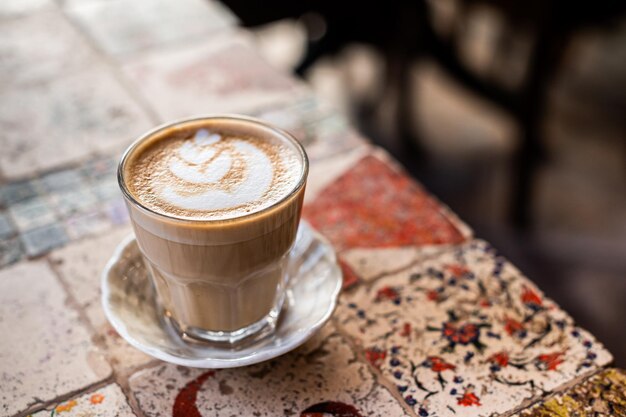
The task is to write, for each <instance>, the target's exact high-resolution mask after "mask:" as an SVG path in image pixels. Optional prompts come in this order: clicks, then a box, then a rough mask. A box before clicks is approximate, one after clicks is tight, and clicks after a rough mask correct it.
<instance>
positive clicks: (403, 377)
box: [336, 241, 611, 417]
mask: <svg viewBox="0 0 626 417" xmlns="http://www.w3.org/2000/svg"><path fill="white" fill-rule="evenodd" d="M336 314H337V315H336V317H337V321H338V323H339V325H340V328H341V329H343V330H344V331H345V332H347V333H348V334H350V336H351V337H353V338H354V339H355V341H356V343H357V344H358V345H359V346H361V348H362V349H363V350H364V352H365V355H366V357H367V358H368V360H369V362H370V364H371V365H372V366H374V367H375V368H378V369H380V371H381V372H382V373H383V375H384V376H385V377H386V378H387V379H388V380H389V381H391V382H393V383H394V384H395V385H396V389H397V392H398V393H400V394H401V395H402V396H403V397H404V399H405V401H406V403H407V404H409V405H411V406H412V407H413V409H414V410H415V412H416V413H418V414H419V415H420V416H444V415H451V414H457V415H463V416H468V417H472V416H489V415H493V414H499V413H505V412H507V411H511V410H515V409H519V408H521V407H523V406H525V405H527V404H529V402H530V401H534V400H536V399H538V398H539V397H540V396H542V395H545V394H547V393H549V392H552V391H555V390H558V389H560V388H561V387H562V386H564V385H566V384H568V383H571V381H574V380H577V379H578V378H581V377H584V376H585V375H588V374H589V373H591V372H594V371H596V370H597V369H599V368H600V367H601V366H603V365H606V364H607V363H609V362H610V361H611V355H610V353H609V352H607V351H606V349H604V347H603V346H602V345H601V344H600V343H599V342H597V341H596V340H595V339H594V338H593V336H591V335H590V334H589V333H588V332H587V331H585V330H583V329H580V328H578V327H577V326H576V325H575V324H574V323H573V321H572V319H571V317H569V316H568V315H567V313H565V312H564V311H563V310H561V309H560V308H559V307H558V306H557V305H556V304H555V303H554V302H553V301H551V300H550V299H548V298H546V297H545V296H544V295H543V294H542V293H541V291H539V290H538V289H537V288H536V287H535V286H534V285H533V284H532V283H531V282H530V281H529V280H528V279H527V278H526V277H524V276H523V275H522V274H521V273H520V272H519V271H518V270H517V269H516V268H515V267H514V266H513V265H511V264H510V263H509V262H507V261H506V260H505V259H504V258H502V257H501V256H499V255H498V254H497V253H496V251H495V250H494V249H493V248H492V247H491V246H490V245H489V244H487V243H485V242H482V241H471V242H469V243H465V244H462V245H459V246H456V247H455V246H452V247H449V248H448V249H447V250H444V251H441V252H440V253H439V254H438V255H436V256H432V257H426V258H425V259H424V260H423V261H421V262H419V263H418V264H416V265H415V266H413V267H411V268H409V269H407V270H405V271H402V272H398V273H395V274H391V275H388V276H384V277H382V278H379V279H377V280H375V281H374V282H373V283H371V285H369V286H361V287H357V288H355V289H353V290H352V291H348V292H346V293H345V294H344V295H343V298H342V299H341V302H340V306H339V308H338V310H337V313H336Z"/></svg>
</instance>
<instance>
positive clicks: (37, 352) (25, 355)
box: [0, 261, 111, 415]
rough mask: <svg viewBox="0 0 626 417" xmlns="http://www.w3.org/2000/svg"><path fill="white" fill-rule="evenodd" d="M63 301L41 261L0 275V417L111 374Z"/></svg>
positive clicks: (1, 272) (74, 315)
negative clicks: (0, 387)
mask: <svg viewBox="0 0 626 417" xmlns="http://www.w3.org/2000/svg"><path fill="white" fill-rule="evenodd" d="M65 298H66V294H65V292H64V291H63V289H62V288H61V286H60V285H59V283H58V282H57V280H56V278H55V277H54V276H53V273H52V271H51V270H50V268H49V267H48V265H47V264H46V263H44V262H43V261H40V262H30V263H22V264H19V265H16V266H13V267H10V268H8V269H4V270H2V271H0V317H2V320H0V332H1V333H2V334H3V335H4V337H2V338H1V339H0V385H1V386H2V390H0V412H1V413H2V415H13V414H15V413H17V412H19V411H22V410H25V409H27V408H28V407H29V406H33V405H35V404H37V403H40V402H42V401H50V400H52V399H54V398H56V397H58V396H60V395H64V394H67V393H70V392H72V391H75V390H78V389H81V388H83V387H86V386H87V385H89V384H93V383H95V382H97V381H100V380H102V379H104V378H106V377H107V376H108V375H109V374H110V373H111V368H110V367H109V366H108V364H107V363H106V362H105V361H104V360H103V359H102V357H101V356H100V354H99V353H98V352H97V351H95V350H94V349H93V347H92V345H91V342H90V337H89V334H88V333H87V331H86V330H85V329H84V328H83V327H82V326H81V324H80V322H79V320H78V316H77V314H76V312H75V311H74V310H72V309H70V308H69V307H68V306H66V304H65Z"/></svg>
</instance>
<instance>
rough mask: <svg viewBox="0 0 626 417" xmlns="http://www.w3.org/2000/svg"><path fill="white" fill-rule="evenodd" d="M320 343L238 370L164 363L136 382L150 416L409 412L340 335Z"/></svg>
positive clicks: (141, 374) (347, 416)
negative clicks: (187, 366) (193, 367)
mask: <svg viewBox="0 0 626 417" xmlns="http://www.w3.org/2000/svg"><path fill="white" fill-rule="evenodd" d="M320 342H321V343H320ZM314 343H316V344H319V346H318V347H316V348H314V349H310V346H311V345H310V344H309V346H306V345H305V346H303V347H301V348H300V349H298V350H296V351H294V352H292V353H289V354H287V355H284V356H282V357H280V358H278V359H275V360H271V361H268V362H265V363H262V364H259V365H253V366H248V367H244V368H238V369H228V370H227V369H224V370H211V371H206V370H200V369H192V368H185V367H181V366H174V365H169V364H164V365H160V366H158V367H156V368H151V369H148V370H144V371H141V372H139V373H137V374H135V375H134V376H133V377H132V378H131V380H130V387H131V390H132V392H133V395H134V396H135V398H136V399H137V403H138V404H139V407H140V409H141V411H142V412H143V413H144V414H145V415H146V416H147V417H157V416H162V417H170V416H173V417H182V416H199V415H204V416H215V417H219V416H232V415H245V416H276V415H291V416H301V417H314V416H326V415H332V416H345V417H362V416H370V417H375V416H385V417H387V416H398V417H402V416H408V414H407V413H406V411H405V410H404V409H403V408H402V406H401V405H400V403H399V401H398V400H397V399H396V398H394V397H393V396H392V395H391V394H390V392H389V391H388V390H387V389H386V388H384V387H383V386H381V385H380V384H378V383H377V381H376V377H375V376H374V375H373V373H372V372H371V371H370V370H369V369H368V367H367V365H366V364H365V363H363V362H361V361H359V360H358V359H357V358H356V356H355V353H354V352H353V351H352V349H351V348H350V346H349V345H348V344H347V343H346V341H345V340H344V339H343V338H342V337H341V336H339V335H338V334H336V333H335V332H332V333H331V334H330V335H327V336H326V337H325V338H324V339H323V340H321V341H320V340H319V339H318V340H317V341H316V342H314Z"/></svg>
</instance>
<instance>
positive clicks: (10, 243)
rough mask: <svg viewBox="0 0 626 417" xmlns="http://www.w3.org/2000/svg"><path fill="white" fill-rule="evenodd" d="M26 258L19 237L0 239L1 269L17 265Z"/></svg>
mask: <svg viewBox="0 0 626 417" xmlns="http://www.w3.org/2000/svg"><path fill="white" fill-rule="evenodd" d="M23 256H24V249H22V242H21V241H20V238H19V237H17V236H16V237H12V238H2V239H0V268H3V267H5V266H7V265H10V264H12V263H15V262H17V261H19V260H20V259H22V257H23Z"/></svg>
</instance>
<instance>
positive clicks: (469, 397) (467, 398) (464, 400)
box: [457, 392, 482, 407]
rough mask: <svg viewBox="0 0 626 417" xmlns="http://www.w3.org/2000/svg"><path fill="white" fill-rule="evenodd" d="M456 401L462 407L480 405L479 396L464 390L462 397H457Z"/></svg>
mask: <svg viewBox="0 0 626 417" xmlns="http://www.w3.org/2000/svg"><path fill="white" fill-rule="evenodd" d="M457 403H458V404H459V405H462V406H463V407H469V406H472V405H477V406H479V407H480V406H481V405H482V404H481V403H480V398H478V397H477V396H476V394H474V393H473V392H466V393H465V394H463V396H462V397H458V398H457Z"/></svg>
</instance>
